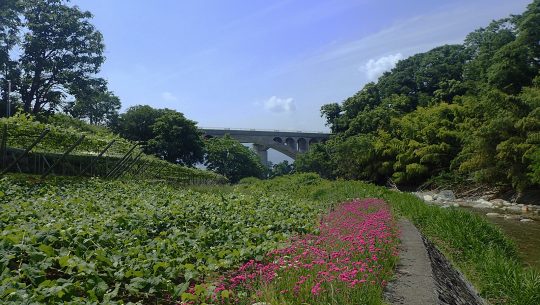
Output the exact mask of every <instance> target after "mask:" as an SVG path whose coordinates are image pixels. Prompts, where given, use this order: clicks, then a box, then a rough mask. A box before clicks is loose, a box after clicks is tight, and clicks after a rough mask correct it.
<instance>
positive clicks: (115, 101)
mask: <svg viewBox="0 0 540 305" xmlns="http://www.w3.org/2000/svg"><path fill="white" fill-rule="evenodd" d="M75 97H76V100H75V101H74V102H69V103H68V104H67V106H66V107H65V108H64V110H65V111H66V112H68V113H69V114H71V115H72V116H73V117H75V118H79V119H86V120H88V122H89V123H90V124H92V125H108V124H109V123H110V122H111V121H112V120H113V119H115V118H116V117H117V116H118V110H120V106H121V103H120V99H119V98H118V97H117V96H115V95H114V94H113V93H112V92H111V91H108V90H107V85H106V82H105V80H103V79H95V80H93V82H92V84H89V85H87V86H84V88H81V89H79V90H77V93H76V94H75Z"/></svg>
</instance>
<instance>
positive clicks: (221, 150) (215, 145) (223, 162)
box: [204, 135, 267, 183]
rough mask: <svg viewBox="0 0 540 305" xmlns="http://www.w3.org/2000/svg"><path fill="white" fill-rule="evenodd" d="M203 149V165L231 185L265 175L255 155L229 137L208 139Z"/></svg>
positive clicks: (264, 170)
mask: <svg viewBox="0 0 540 305" xmlns="http://www.w3.org/2000/svg"><path fill="white" fill-rule="evenodd" d="M205 147H206V157H205V160H204V165H206V167H207V168H208V169H209V170H212V171H215V172H216V173H218V174H220V175H223V176H225V177H227V179H229V180H230V181H231V182H233V183H236V182H238V181H239V180H240V179H242V178H246V177H256V178H263V177H264V176H265V175H266V173H267V169H266V168H265V166H264V165H263V164H262V162H261V160H260V159H259V157H258V156H257V154H256V153H255V152H253V151H252V150H250V149H249V148H247V147H246V146H244V145H242V143H240V142H238V141H237V140H235V139H233V138H231V137H230V136H229V135H225V137H221V138H209V139H207V140H206V141H205Z"/></svg>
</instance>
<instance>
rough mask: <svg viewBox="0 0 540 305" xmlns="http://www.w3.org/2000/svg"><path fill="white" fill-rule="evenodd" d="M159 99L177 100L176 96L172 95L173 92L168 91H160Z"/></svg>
mask: <svg viewBox="0 0 540 305" xmlns="http://www.w3.org/2000/svg"><path fill="white" fill-rule="evenodd" d="M161 99H162V100H164V101H166V102H176V101H178V98H177V97H176V96H174V94H172V93H170V92H167V91H165V92H162V93H161Z"/></svg>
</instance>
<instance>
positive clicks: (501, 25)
mask: <svg viewBox="0 0 540 305" xmlns="http://www.w3.org/2000/svg"><path fill="white" fill-rule="evenodd" d="M539 28H540V1H539V0H535V1H534V2H533V3H531V4H530V5H529V6H528V9H527V11H526V12H525V13H523V14H522V15H517V16H512V17H510V18H505V19H501V20H497V21H493V22H492V23H491V24H490V25H489V26H488V27H486V28H481V29H478V30H476V31H474V32H472V33H470V34H469V35H468V36H467V38H466V39H465V43H464V44H462V45H446V46H442V47H438V48H435V49H433V50H431V51H429V52H426V53H422V54H417V55H414V56H412V57H410V58H407V59H405V60H402V61H400V62H398V63H397V65H396V67H395V68H394V69H392V70H391V71H390V72H386V73H385V74H384V75H383V76H381V77H380V78H379V79H378V82H377V83H369V84H367V85H365V86H364V88H363V89H362V90H360V91H359V92H358V93H356V94H355V95H354V96H352V97H350V98H348V99H346V100H345V101H344V102H343V103H342V104H337V103H332V104H328V105H324V106H323V107H322V108H321V112H322V114H323V116H325V117H326V120H327V124H328V125H329V126H330V128H331V129H332V132H333V133H335V137H334V138H333V139H331V140H330V141H328V142H327V143H326V145H320V146H319V147H314V149H313V150H311V151H310V152H309V153H308V154H305V155H303V156H300V157H299V159H298V160H297V162H296V163H297V164H296V167H297V170H299V171H315V172H318V173H320V174H321V175H322V176H325V177H330V178H334V177H342V178H348V179H363V180H369V181H374V182H377V183H386V182H387V180H388V179H392V180H393V181H394V182H395V183H398V184H412V185H418V184H420V183H422V182H424V181H426V180H427V179H429V178H431V177H433V176H436V175H438V174H441V173H448V172H450V173H452V174H457V175H463V176H465V177H471V178H474V179H475V180H476V181H480V182H484V181H485V182H490V183H500V184H505V185H512V186H513V187H514V188H516V189H518V190H522V189H525V188H527V187H531V186H535V185H536V186H538V181H539V180H540V179H539V176H538V168H539V167H540V164H538V160H539V159H540V157H539V156H538V154H539V153H540V149H539V148H540V137H539V135H540V74H539V71H540V47H539V44H538V41H540V31H539V30H538V29H539Z"/></svg>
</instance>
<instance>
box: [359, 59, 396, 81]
mask: <svg viewBox="0 0 540 305" xmlns="http://www.w3.org/2000/svg"><path fill="white" fill-rule="evenodd" d="M402 59H403V55H402V54H401V53H397V54H393V55H387V56H383V57H380V58H378V59H373V58H372V59H370V60H368V62H367V63H365V64H364V65H362V66H361V67H360V71H363V72H364V73H365V74H366V77H367V78H368V79H369V80H376V79H377V78H379V76H381V75H382V74H383V73H384V72H386V71H389V70H391V69H392V68H393V67H395V66H396V63H397V62H398V61H400V60H402Z"/></svg>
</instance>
